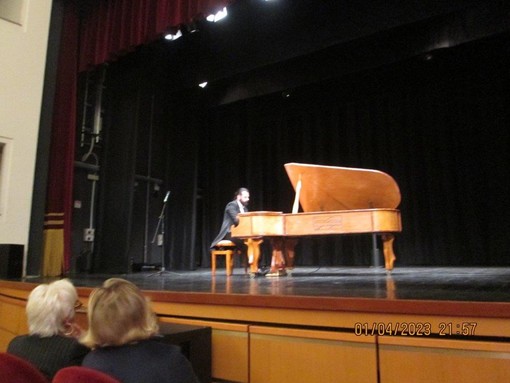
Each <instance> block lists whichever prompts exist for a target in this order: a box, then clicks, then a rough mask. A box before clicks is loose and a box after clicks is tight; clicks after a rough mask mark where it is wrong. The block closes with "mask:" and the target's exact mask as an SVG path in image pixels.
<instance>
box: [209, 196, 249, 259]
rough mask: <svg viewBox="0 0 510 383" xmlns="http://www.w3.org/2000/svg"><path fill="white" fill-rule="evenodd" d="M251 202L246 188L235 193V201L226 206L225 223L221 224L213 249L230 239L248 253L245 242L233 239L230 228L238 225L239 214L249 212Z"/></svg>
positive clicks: (212, 245)
mask: <svg viewBox="0 0 510 383" xmlns="http://www.w3.org/2000/svg"><path fill="white" fill-rule="evenodd" d="M249 201H250V192H249V191H248V189H246V188H240V189H238V190H237V191H236V192H235V195H234V200H232V201H230V202H229V203H227V206H225V213H224V214H223V223H222V224H221V229H220V232H219V233H218V235H217V236H216V238H215V239H214V241H212V243H211V248H213V247H214V246H216V245H217V244H218V242H220V241H221V240H223V239H228V240H230V241H232V242H234V243H235V244H236V246H237V247H238V248H239V249H241V251H243V253H246V246H245V245H244V242H243V240H241V239H239V238H231V236H230V235H231V234H230V227H231V226H232V225H237V224H238V223H239V219H238V218H237V215H238V214H239V213H245V212H247V211H248V202H249Z"/></svg>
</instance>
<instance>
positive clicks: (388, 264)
mask: <svg viewBox="0 0 510 383" xmlns="http://www.w3.org/2000/svg"><path fill="white" fill-rule="evenodd" d="M381 238H382V241H383V252H384V264H385V268H386V270H388V271H391V270H393V263H394V262H395V260H396V259H397V258H396V257H395V253H394V252H393V241H394V240H395V236H394V235H393V234H383V235H382V236H381Z"/></svg>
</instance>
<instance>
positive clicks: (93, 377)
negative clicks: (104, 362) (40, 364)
mask: <svg viewBox="0 0 510 383" xmlns="http://www.w3.org/2000/svg"><path fill="white" fill-rule="evenodd" d="M52 383H121V382H120V381H118V380H117V379H115V378H113V377H111V376H110V375H106V374H105V373H103V372H101V371H97V370H93V369H91V368H87V367H82V366H71V367H65V368H62V369H60V370H59V371H58V372H57V373H56V375H55V377H54V378H53V380H52Z"/></svg>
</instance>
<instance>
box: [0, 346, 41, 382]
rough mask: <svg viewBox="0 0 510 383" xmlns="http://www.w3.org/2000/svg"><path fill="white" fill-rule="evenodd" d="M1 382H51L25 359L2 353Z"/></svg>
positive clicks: (0, 355) (0, 356) (0, 357)
mask: <svg viewBox="0 0 510 383" xmlns="http://www.w3.org/2000/svg"><path fill="white" fill-rule="evenodd" d="M0 382H9V383H49V380H48V379H47V378H46V377H45V376H44V374H43V373H42V372H40V371H39V370H38V369H37V368H36V367H35V366H34V365H33V364H32V363H30V362H28V361H26V360H25V359H22V358H20V357H17V356H15V355H12V354H8V353H6V352H0Z"/></svg>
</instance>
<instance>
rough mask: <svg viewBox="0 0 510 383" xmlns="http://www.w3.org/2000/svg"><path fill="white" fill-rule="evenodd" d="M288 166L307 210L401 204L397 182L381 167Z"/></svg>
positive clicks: (290, 164) (289, 164) (287, 169)
mask: <svg viewBox="0 0 510 383" xmlns="http://www.w3.org/2000/svg"><path fill="white" fill-rule="evenodd" d="M285 170H286V171H287V175H288V176H289V179H290V182H291V183H292V186H293V187H294V190H296V197H298V196H299V202H300V203H301V207H302V208H303V211H305V212H313V211H336V210H353V209H380V208H388V209H395V208H397V206H398V205H399V204H400V190H399V188H398V185H397V183H396V182H395V180H394V179H393V178H392V177H391V176H390V175H388V174H386V173H384V172H381V171H378V170H371V169H356V168H344V167H336V166H323V165H312V164H298V163H288V164H285ZM299 181H301V184H300V185H299ZM294 210H297V207H296V206H295V207H294ZM296 212H297V211H293V213H296Z"/></svg>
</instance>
